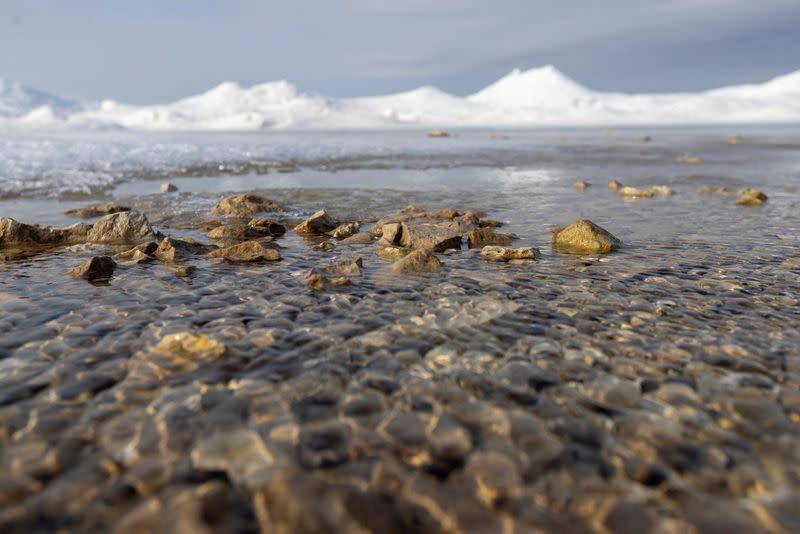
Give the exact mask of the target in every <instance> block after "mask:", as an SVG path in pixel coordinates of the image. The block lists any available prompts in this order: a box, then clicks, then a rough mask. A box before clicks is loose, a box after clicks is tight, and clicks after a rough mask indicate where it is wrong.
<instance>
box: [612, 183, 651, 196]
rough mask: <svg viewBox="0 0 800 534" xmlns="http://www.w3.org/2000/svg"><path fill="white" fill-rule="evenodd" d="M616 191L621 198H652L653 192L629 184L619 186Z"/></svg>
mask: <svg viewBox="0 0 800 534" xmlns="http://www.w3.org/2000/svg"><path fill="white" fill-rule="evenodd" d="M617 193H618V194H619V196H621V197H622V198H652V197H653V195H654V194H655V193H653V191H651V190H650V189H639V188H638V187H631V186H625V187H620V188H619V190H618V191H617Z"/></svg>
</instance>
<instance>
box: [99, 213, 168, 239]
mask: <svg viewBox="0 0 800 534" xmlns="http://www.w3.org/2000/svg"><path fill="white" fill-rule="evenodd" d="M154 237H155V233H154V232H153V229H152V228H151V227H150V223H149V222H148V221H147V217H145V216H144V214H142V213H140V212H138V211H134V210H131V211H123V212H120V213H113V214H111V215H106V216H105V217H103V218H102V219H100V220H99V221H97V222H96V223H94V226H92V229H91V230H89V233H88V235H87V236H86V240H87V241H92V242H95V243H114V242H141V241H145V240H151V239H153V238H154Z"/></svg>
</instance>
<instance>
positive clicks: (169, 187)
mask: <svg viewBox="0 0 800 534" xmlns="http://www.w3.org/2000/svg"><path fill="white" fill-rule="evenodd" d="M177 190H178V186H176V185H175V184H171V183H169V182H165V183H163V184H161V192H162V193H174V192H175V191H177Z"/></svg>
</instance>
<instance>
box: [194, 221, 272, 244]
mask: <svg viewBox="0 0 800 534" xmlns="http://www.w3.org/2000/svg"><path fill="white" fill-rule="evenodd" d="M208 237H209V239H213V240H214V241H222V242H224V243H229V244H236V243H241V242H243V241H250V240H252V239H260V238H263V237H272V232H271V231H270V229H269V228H267V227H259V226H250V225H249V224H223V225H222V226H217V227H216V228H214V229H212V230H211V231H210V232H208Z"/></svg>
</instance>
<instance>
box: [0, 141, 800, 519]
mask: <svg viewBox="0 0 800 534" xmlns="http://www.w3.org/2000/svg"><path fill="white" fill-rule="evenodd" d="M314 135H320V136H322V135H323V134H321V133H319V134H314ZM349 135H353V136H356V135H357V134H349ZM361 135H363V134H361ZM413 135H417V134H412V133H404V134H380V135H373V136H371V137H370V136H368V137H367V138H363V139H362V138H357V137H354V138H349V140H348V141H347V142H346V143H345V144H355V145H359V144H374V145H375V146H380V145H381V144H384V145H385V144H386V139H385V137H391V138H393V139H397V140H399V141H398V143H399V144H400V145H403V146H409V147H413V148H414V150H415V151H417V152H416V155H411V154H406V155H403V156H402V157H398V156H397V155H396V154H395V155H381V154H373V155H371V156H370V158H369V161H368V162H365V159H363V158H349V159H348V157H342V158H339V159H337V160H336V162H335V168H336V172H331V171H330V170H329V169H330V165H331V162H330V161H328V162H327V163H325V164H324V165H322V164H320V163H319V162H314V163H313V164H311V163H309V161H310V160H303V161H302V162H300V163H299V164H297V167H296V168H292V170H293V172H283V173H279V172H275V171H274V170H268V172H266V173H265V174H264V173H262V171H263V169H259V172H258V173H248V172H244V171H247V170H248V169H250V167H248V165H247V164H246V163H247V162H246V161H240V162H239V163H240V164H241V165H242V167H241V169H243V172H244V174H239V175H235V176H233V175H228V174H225V173H224V172H223V174H222V175H219V176H206V177H203V176H190V175H189V174H190V173H176V174H173V175H170V174H169V173H168V172H167V171H166V170H165V168H162V167H157V169H156V170H154V169H153V168H146V167H143V168H141V169H139V170H138V171H135V172H133V173H132V174H126V175H125V177H124V179H119V180H116V181H114V182H113V185H111V186H109V187H106V188H103V189H100V190H97V191H94V192H92V193H91V194H90V196H89V197H88V198H90V199H92V200H98V199H103V200H106V199H113V200H115V201H119V202H121V203H124V204H128V205H131V206H133V207H136V208H137V209H141V210H142V211H143V212H145V213H146V214H147V216H148V218H149V219H150V221H151V222H152V223H153V225H154V226H155V227H156V228H157V229H159V230H161V231H162V232H164V233H166V234H168V235H171V236H190V237H195V238H197V239H202V240H206V241H207V238H206V237H205V236H204V235H203V234H202V233H201V232H199V231H198V230H191V229H185V228H186V227H187V226H190V225H187V224H186V222H187V221H192V220H194V219H196V217H197V216H198V215H201V216H203V217H206V216H207V215H206V214H207V213H208V210H210V209H211V208H212V207H213V206H214V205H215V204H216V202H217V201H218V200H219V198H220V197H221V196H222V195H223V194H225V193H228V192H234V191H255V192H260V193H262V194H264V195H265V196H268V197H269V198H271V199H273V200H275V201H276V202H278V203H280V204H282V205H284V206H287V207H288V208H289V209H290V214H289V217H295V218H297V217H301V216H303V215H306V214H309V213H312V212H313V211H315V210H317V209H320V208H323V207H324V208H326V209H328V210H329V211H330V212H331V213H332V214H333V215H335V216H337V217H339V218H341V219H358V220H362V221H365V222H367V223H368V222H370V221H374V220H376V219H377V218H379V217H381V216H383V215H386V214H388V213H391V212H393V211H395V210H396V209H398V208H401V207H403V206H405V205H408V204H417V205H419V206H422V207H425V208H431V209H438V208H443V207H452V208H455V209H458V210H461V211H463V210H466V209H479V210H483V211H485V212H486V213H487V216H488V217H490V218H492V219H498V220H501V221H504V222H505V223H506V225H505V227H504V228H503V231H510V232H513V233H516V234H518V235H519V236H520V239H519V240H518V241H516V242H515V246H536V247H539V248H540V249H541V252H542V257H541V259H540V260H539V261H537V262H525V263H509V264H495V263H489V262H485V261H484V260H482V259H481V258H480V257H479V256H478V254H477V253H475V252H473V251H469V250H462V251H460V252H449V253H447V254H441V255H439V256H440V259H441V260H442V262H443V263H444V270H443V272H442V273H440V274H436V275H425V276H410V277H402V278H399V277H398V276H397V275H392V274H390V272H389V271H388V268H387V266H388V262H386V261H384V260H382V259H380V258H378V257H377V256H376V255H375V250H376V245H375V244H374V243H373V244H370V245H351V246H347V245H341V244H340V245H338V246H337V247H336V248H335V249H334V250H333V251H332V252H320V251H316V250H314V249H313V246H314V245H315V244H316V243H318V242H319V240H306V239H302V238H300V237H299V236H297V235H295V234H294V233H292V232H288V233H287V235H286V236H285V237H284V238H281V239H279V240H278V243H279V244H280V245H281V246H282V247H283V248H282V249H281V254H282V256H283V258H284V259H283V261H280V262H277V263H272V264H268V265H263V266H241V265H237V266H234V265H225V264H216V263H212V262H210V261H208V260H206V259H204V258H202V257H197V258H193V259H190V260H188V263H189V264H191V265H192V266H194V267H195V268H196V270H195V271H194V273H193V274H191V275H190V276H189V277H183V278H181V277H177V276H175V274H174V273H173V272H172V271H171V270H170V269H169V268H167V267H165V266H162V265H159V264H142V265H137V266H133V267H127V268H120V269H118V270H117V271H116V272H115V275H114V277H113V278H112V279H111V280H110V282H109V283H108V284H105V285H91V284H88V283H86V282H84V281H80V280H74V279H72V278H70V277H68V276H67V275H66V271H67V270H68V269H69V268H70V267H72V266H74V265H77V264H80V263H81V262H82V261H84V260H85V259H87V258H88V257H90V256H92V255H97V254H99V253H101V252H104V251H106V249H105V248H103V247H96V246H95V247H88V246H73V247H68V248H61V249H56V250H52V251H49V252H47V253H45V254H41V255H37V256H34V257H31V258H28V259H25V260H20V261H9V262H4V263H0V306H2V307H1V308H0V310H1V311H0V313H2V318H1V319H0V354H2V356H3V358H2V360H0V442H2V444H3V447H2V451H0V465H2V467H3V469H2V470H0V525H3V530H4V531H9V532H14V531H20V532H23V531H24V532H32V531H51V530H55V529H58V528H61V529H66V530H70V531H81V532H86V531H94V530H97V531H108V530H109V529H111V528H116V529H118V530H119V531H125V532H128V531H142V530H153V531H157V530H159V529H162V530H166V529H167V528H169V530H174V528H175V526H176V525H177V526H178V527H179V528H185V529H188V530H190V531H200V530H202V529H212V530H221V531H248V530H257V529H258V528H259V527H260V528H261V529H262V530H265V531H281V530H280V529H285V530H287V531H340V532H344V531H359V529H362V530H363V529H366V530H372V531H380V532H391V531H409V530H414V531H424V532H427V531H430V532H456V531H468V532H500V531H509V532H529V531H532V530H533V531H535V529H539V530H540V531H547V532H550V531H559V532H564V531H570V532H584V531H585V532H608V531H621V530H622V528H623V527H625V528H630V529H633V531H637V532H646V531H653V532H691V531H692V529H695V531H699V532H706V531H708V532H711V531H719V532H761V531H763V532H792V531H797V530H798V529H800V515H798V512H797V510H798V506H797V505H798V504H800V494H798V488H799V487H800V467H798V466H800V426H799V425H800V328H798V325H800V306H799V305H798V303H799V302H800V252H798V250H800V249H798V246H800V211H798V202H799V201H800V197H799V196H798V195H799V193H796V192H789V191H787V190H786V187H787V186H791V185H797V186H800V151H798V146H800V144H798V141H799V140H800V131H797V130H796V129H795V130H793V129H791V128H781V129H776V130H774V131H772V130H769V129H754V130H753V131H751V132H750V134H749V135H745V136H743V138H742V143H740V144H738V145H727V144H724V143H722V139H724V138H725V137H727V135H728V132H722V131H718V130H710V129H699V130H697V131H692V130H688V131H687V130H663V131H659V132H657V133H655V134H653V136H654V138H655V139H654V141H653V142H650V143H641V142H639V141H638V135H639V132H634V131H622V132H620V133H619V134H618V135H616V136H603V135H602V134H600V133H598V132H590V131H580V132H578V133H576V132H568V133H567V139H566V140H562V139H561V138H560V137H557V138H554V136H557V135H560V134H558V133H553V132H546V133H543V132H535V133H518V134H514V133H512V136H511V139H510V140H508V143H510V146H511V148H509V149H502V150H498V149H496V148H488V149H487V148H486V147H485V145H486V144H487V141H486V139H487V136H486V134H485V133H480V134H479V133H476V132H465V133H463V134H461V135H462V137H461V138H460V139H461V140H459V138H458V137H457V138H456V139H455V140H454V139H449V140H433V141H432V142H435V143H449V142H450V141H453V142H454V146H448V145H446V144H444V145H442V144H437V145H436V146H437V148H436V149H433V150H427V151H426V149H425V143H424V142H421V141H419V140H417V139H416V138H415V137H413ZM479 135H480V136H482V137H481V138H480V140H479V138H478V136H479ZM381 136H384V137H381ZM465 138H466V141H465ZM210 139H212V137H209V138H208V140H207V141H206V142H207V143H209V144H210ZM325 139H326V143H330V146H336V139H335V136H333V138H332V137H331V136H330V135H328V137H326V138H325ZM495 141H496V140H495ZM189 142H190V141H187V143H189ZM191 142H194V141H193V140H191ZM221 142H222V143H223V144H225V145H227V144H230V145H235V143H234V141H233V140H232V139H231V138H227V139H226V138H223V141H221ZM315 142H316V141H315ZM496 142H498V143H503V142H506V141H496ZM265 146H266V145H265ZM442 146H444V147H445V148H438V147H442ZM388 152H391V151H388ZM407 152H411V151H407ZM683 153H690V154H692V155H695V156H697V157H699V158H701V159H702V163H700V164H695V165H690V164H683V163H678V162H676V158H677V157H678V156H680V155H681V154H683ZM285 164H286V162H285V161H284V162H282V163H281V165H285ZM293 164H294V163H293ZM323 167H324V168H323ZM200 168H202V166H201V167H200ZM326 169H328V170H326ZM250 170H252V169H250ZM287 170H288V169H287ZM162 173H163V174H162ZM137 175H138V176H139V177H138V178H137ZM164 176H166V177H169V178H170V181H171V182H172V183H175V184H176V185H178V187H179V189H180V191H179V192H178V193H174V194H167V195H164V194H160V193H156V191H157V189H158V185H159V183H160V182H159V181H154V178H158V179H159V180H160V179H161V178H163V177H164ZM143 177H144V178H146V179H143ZM612 178H616V179H619V180H620V181H621V182H623V183H625V184H626V185H636V186H647V185H654V184H665V185H670V186H671V187H673V188H674V189H675V191H676V195H674V196H672V197H669V198H664V199H659V198H654V199H646V200H638V201H634V202H624V201H622V200H621V199H620V198H619V197H618V196H617V195H616V194H615V193H613V192H611V191H608V190H607V188H606V186H605V184H606V182H607V181H608V180H610V179H612ZM579 179H582V180H586V181H587V182H590V183H592V184H593V185H592V187H589V188H588V189H587V190H586V191H583V192H578V191H576V190H574V189H573V188H572V184H573V183H574V182H575V181H577V180H579ZM702 185H728V186H732V187H744V186H752V187H757V188H759V189H761V190H763V191H764V192H766V193H767V195H769V200H768V202H767V203H766V204H764V205H763V206H760V207H757V208H743V207H739V206H736V205H735V204H734V201H735V197H734V198H732V197H720V196H715V195H701V194H699V193H698V192H697V188H698V187H700V186H702ZM87 202H88V200H76V199H75V198H74V197H70V196H64V195H60V196H59V195H55V196H53V195H50V194H48V193H47V192H45V191H38V192H35V193H34V194H31V195H27V196H24V197H16V198H13V199H10V198H9V199H7V200H4V201H0V215H3V216H11V217H15V218H18V219H20V220H23V221H26V222H41V223H51V224H66V223H71V222H74V220H72V219H69V218H68V217H66V216H65V215H63V211H65V210H66V209H69V208H72V207H74V206H76V205H83V204H85V203H87ZM208 218H210V216H208ZM579 218H589V219H591V220H592V221H594V222H595V223H597V224H599V225H601V226H602V227H604V228H606V229H607V230H609V231H611V232H612V233H613V234H615V235H616V236H617V237H619V238H620V239H622V240H623V242H624V243H625V246H624V247H623V248H622V249H621V250H620V251H618V252H615V253H613V254H610V255H605V256H573V255H564V254H558V253H555V252H553V251H552V250H551V249H550V247H549V237H550V231H551V230H552V229H553V228H555V227H558V226H563V225H565V224H568V223H570V222H572V221H573V220H575V219H579ZM354 255H358V256H361V257H362V258H363V264H364V274H363V277H362V278H361V279H359V280H356V281H355V283H354V285H352V286H350V287H345V288H334V289H329V290H325V291H317V292H312V291H310V290H308V289H307V288H306V286H305V284H304V282H303V278H304V275H305V273H307V272H308V270H309V269H311V268H312V267H315V266H319V265H323V264H325V262H327V261H330V260H332V259H334V258H337V257H350V256H354ZM182 331H190V332H193V333H195V334H198V335H200V334H205V335H207V336H208V337H209V338H210V339H212V340H216V341H218V342H220V343H222V344H224V345H225V347H226V352H225V354H224V355H223V356H214V355H208V354H207V355H204V356H197V355H195V357H186V356H180V355H178V354H171V355H170V354H164V353H162V352H158V351H155V350H154V349H153V348H154V346H155V345H156V344H157V343H158V342H159V340H160V339H162V338H163V337H164V336H165V335H167V334H170V333H176V332H182ZM165 517H167V518H170V525H169V527H166V526H165V525H164V518H165Z"/></svg>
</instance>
